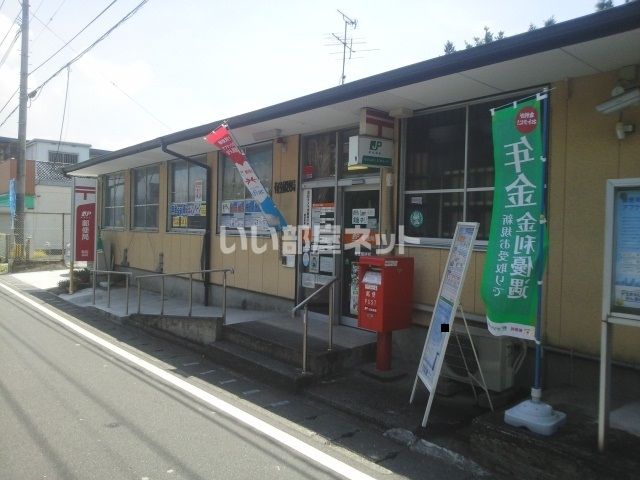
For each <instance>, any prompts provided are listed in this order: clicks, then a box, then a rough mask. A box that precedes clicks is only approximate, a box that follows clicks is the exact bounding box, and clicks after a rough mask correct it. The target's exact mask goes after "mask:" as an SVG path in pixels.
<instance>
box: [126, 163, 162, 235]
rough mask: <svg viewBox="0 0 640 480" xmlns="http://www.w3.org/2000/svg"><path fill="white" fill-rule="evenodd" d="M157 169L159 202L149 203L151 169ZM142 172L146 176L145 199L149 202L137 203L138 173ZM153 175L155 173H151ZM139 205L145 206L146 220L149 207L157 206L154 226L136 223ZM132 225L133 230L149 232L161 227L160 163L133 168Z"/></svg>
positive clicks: (130, 213)
mask: <svg viewBox="0 0 640 480" xmlns="http://www.w3.org/2000/svg"><path fill="white" fill-rule="evenodd" d="M150 170H155V171H156V172H155V173H156V174H157V175H158V198H157V203H149V176H150V175H149V171H150ZM140 172H144V177H145V190H146V191H145V201H146V202H147V203H142V204H137V203H136V193H137V189H138V174H139V173H140ZM151 175H153V173H151ZM137 207H145V220H146V218H147V214H146V211H147V208H149V207H156V221H155V223H156V225H155V226H153V227H150V226H147V225H144V226H139V225H136V208H137ZM129 215H130V221H129V223H130V225H131V230H136V231H147V232H157V231H158V230H159V229H160V164H158V163H156V164H153V165H145V166H144V167H139V168H134V169H132V170H131V203H130V212H129Z"/></svg>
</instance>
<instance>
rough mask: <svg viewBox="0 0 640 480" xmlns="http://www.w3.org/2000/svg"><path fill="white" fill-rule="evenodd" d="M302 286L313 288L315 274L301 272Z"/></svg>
mask: <svg viewBox="0 0 640 480" xmlns="http://www.w3.org/2000/svg"><path fill="white" fill-rule="evenodd" d="M302 286H303V287H304V288H314V287H315V286H316V276H315V275H314V274H313V273H303V274H302Z"/></svg>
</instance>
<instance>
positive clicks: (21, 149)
mask: <svg viewBox="0 0 640 480" xmlns="http://www.w3.org/2000/svg"><path fill="white" fill-rule="evenodd" d="M20 31H21V35H22V50H21V51H20V107H19V111H18V115H19V117H18V165H17V169H16V176H17V177H18V178H17V181H16V218H15V222H14V231H13V235H14V242H15V245H16V254H15V256H16V259H17V260H23V259H25V258H26V252H25V250H24V248H25V243H26V242H25V235H24V196H25V193H26V192H25V190H26V185H25V170H26V164H27V101H28V95H29V93H28V92H27V88H28V87H27V76H28V73H29V72H28V68H29V1H28V0H22V23H21V25H20Z"/></svg>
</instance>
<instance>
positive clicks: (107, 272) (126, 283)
mask: <svg viewBox="0 0 640 480" xmlns="http://www.w3.org/2000/svg"><path fill="white" fill-rule="evenodd" d="M91 272H92V273H93V305H95V304H96V277H97V276H98V274H100V275H106V276H107V308H110V307H111V275H124V289H125V297H126V301H125V315H129V278H130V277H131V276H132V275H133V273H131V272H117V271H115V270H91Z"/></svg>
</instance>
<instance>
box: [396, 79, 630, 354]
mask: <svg viewBox="0 0 640 480" xmlns="http://www.w3.org/2000/svg"><path fill="white" fill-rule="evenodd" d="M616 78H617V77H616V74H615V73H608V74H600V75H594V76H589V77H582V78H576V79H571V80H568V81H566V82H560V83H558V84H555V85H553V90H552V92H551V121H550V133H551V134H550V139H551V140H550V152H549V257H548V266H547V281H546V285H545V297H544V298H545V301H544V312H543V322H544V327H543V328H544V330H543V331H544V336H545V342H546V343H547V344H549V345H553V346H556V347H561V348H566V349H573V350H575V351H577V352H582V353H586V354H590V355H598V354H599V351H600V343H599V342H600V319H601V311H602V271H603V262H604V257H603V252H604V216H605V209H604V202H605V186H606V181H607V179H610V178H624V177H640V134H638V133H635V134H632V135H630V136H628V137H627V138H626V139H625V140H623V141H619V140H617V138H616V136H615V132H614V127H615V123H616V122H617V121H618V114H614V115H602V114H600V113H598V112H597V111H596V110H595V106H596V105H597V104H599V103H601V102H603V101H605V100H606V99H608V98H609V96H610V92H611V89H612V88H613V86H614V85H615V81H616ZM623 119H624V120H625V122H629V123H634V124H635V125H636V126H639V127H640V107H633V108H630V109H627V110H626V111H625V112H624V113H623ZM639 241H640V239H639ZM407 255H411V256H413V257H414V258H415V265H416V273H415V278H414V301H415V302H418V303H423V304H429V305H433V303H434V302H435V298H436V296H437V294H438V289H439V287H440V281H441V279H442V272H443V269H444V264H445V263H446V260H447V255H448V250H447V249H435V248H408V249H407ZM484 257H485V254H484V253H483V252H475V253H474V254H473V256H472V259H471V263H470V266H469V271H468V274H467V281H466V283H465V288H464V290H463V292H462V299H461V303H462V305H463V307H464V309H465V311H466V312H471V313H476V314H480V315H483V314H484V313H485V309H484V305H483V302H482V300H481V298H480V294H479V293H480V283H481V281H482V268H483V265H484ZM414 319H415V321H416V323H421V324H424V323H428V321H429V319H430V315H429V314H426V313H424V314H418V313H417V314H416V315H415V317H414ZM616 331H618V332H619V334H618V335H616V334H614V356H615V357H616V358H617V359H620V360H623V361H629V362H635V363H637V362H639V361H640V348H638V345H640V328H629V327H616Z"/></svg>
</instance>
